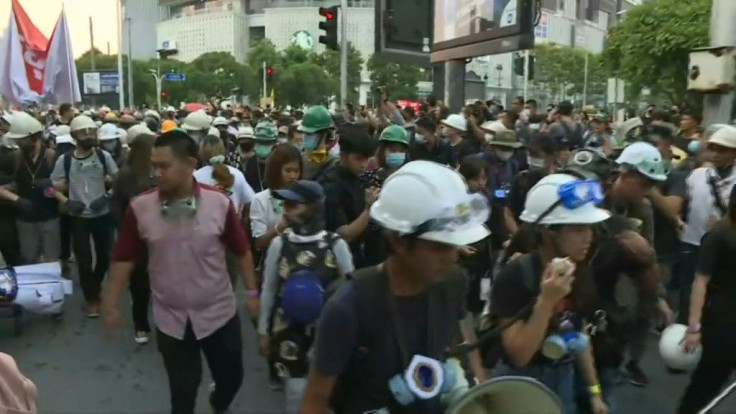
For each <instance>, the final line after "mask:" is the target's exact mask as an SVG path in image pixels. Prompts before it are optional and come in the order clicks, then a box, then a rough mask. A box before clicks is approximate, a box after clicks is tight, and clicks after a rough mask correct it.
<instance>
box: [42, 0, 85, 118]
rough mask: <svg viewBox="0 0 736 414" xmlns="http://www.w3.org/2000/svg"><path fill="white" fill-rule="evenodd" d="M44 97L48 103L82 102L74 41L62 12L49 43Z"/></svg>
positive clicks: (64, 13) (64, 14)
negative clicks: (73, 50)
mask: <svg viewBox="0 0 736 414" xmlns="http://www.w3.org/2000/svg"><path fill="white" fill-rule="evenodd" d="M43 91H44V93H43V95H44V101H45V102H46V103H52V104H58V103H63V102H70V103H75V102H80V101H81V100H82V96H81V95H80V93H79V80H78V79H77V66H76V64H75V63H74V53H73V52H72V41H71V36H70V35H69V24H68V23H67V21H66V12H65V11H64V9H62V10H61V15H60V16H59V20H58V21H57V22H56V27H55V28H54V33H53V34H52V35H51V41H50V42H49V48H48V55H47V59H46V72H45V74H44V79H43Z"/></svg>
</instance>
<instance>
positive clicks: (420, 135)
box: [414, 134, 427, 144]
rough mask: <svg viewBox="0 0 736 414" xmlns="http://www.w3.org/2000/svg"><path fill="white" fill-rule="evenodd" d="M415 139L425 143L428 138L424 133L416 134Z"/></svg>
mask: <svg viewBox="0 0 736 414" xmlns="http://www.w3.org/2000/svg"><path fill="white" fill-rule="evenodd" d="M414 141H416V142H417V143H419V144H424V143H425V142H427V139H426V138H424V135H422V134H414Z"/></svg>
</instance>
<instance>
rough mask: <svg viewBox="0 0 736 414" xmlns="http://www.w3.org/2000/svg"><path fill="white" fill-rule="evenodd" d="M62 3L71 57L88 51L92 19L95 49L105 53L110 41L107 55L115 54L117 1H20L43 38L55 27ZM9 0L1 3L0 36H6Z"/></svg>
mask: <svg viewBox="0 0 736 414" xmlns="http://www.w3.org/2000/svg"><path fill="white" fill-rule="evenodd" d="M62 3H63V4H64V8H65V10H66V18H67V21H68V22H69V28H70V30H71V37H72V49H73V50H74V55H75V56H79V55H81V54H83V53H84V52H86V51H87V50H89V48H90V39H89V18H90V16H92V25H93V29H94V39H95V47H96V48H97V49H99V50H100V51H102V53H107V42H110V53H113V54H114V53H117V50H118V41H117V37H118V36H117V23H116V21H115V19H116V3H117V0H20V4H21V6H23V8H24V9H25V11H26V13H27V14H28V17H30V18H31V21H33V23H34V24H35V25H36V27H37V28H38V30H40V31H41V33H43V34H44V35H46V37H47V38H48V37H51V32H53V31H54V25H55V24H56V20H57V19H58V18H59V13H61V5H62ZM11 6H12V2H11V0H0V36H3V37H4V36H5V33H6V31H7V27H8V21H9V20H10V9H11Z"/></svg>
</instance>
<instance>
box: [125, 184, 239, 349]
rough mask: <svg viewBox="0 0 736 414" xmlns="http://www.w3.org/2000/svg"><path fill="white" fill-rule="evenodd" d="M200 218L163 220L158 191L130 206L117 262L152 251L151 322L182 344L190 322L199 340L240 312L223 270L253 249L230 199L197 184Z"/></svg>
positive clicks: (149, 264)
mask: <svg viewBox="0 0 736 414" xmlns="http://www.w3.org/2000/svg"><path fill="white" fill-rule="evenodd" d="M194 195H195V197H196V198H197V214H196V215H195V216H194V217H193V218H192V219H191V221H183V222H181V223H180V222H172V221H167V220H165V219H164V218H163V217H162V216H161V204H160V201H159V193H158V190H157V189H155V188H154V189H151V190H149V191H147V192H145V193H143V194H141V195H139V196H138V197H136V198H134V199H133V201H131V203H130V207H129V208H128V210H127V211H126V213H125V218H124V221H123V226H122V231H121V233H120V237H119V239H118V242H117V245H116V246H115V249H114V250H113V260H114V261H117V262H134V261H136V260H137V259H138V258H139V257H140V256H141V254H142V253H144V252H145V251H148V273H149V275H150V279H151V292H152V296H153V319H154V321H155V322H156V326H157V327H158V328H159V329H160V330H161V331H162V332H163V333H165V334H166V335H169V336H171V337H174V338H177V339H183V338H184V332H185V330H186V326H187V320H189V321H191V324H192V329H193V331H194V335H195V336H196V337H197V339H201V338H206V337H207V336H209V335H211V334H212V333H214V332H215V331H216V330H217V329H219V328H220V327H222V326H223V325H224V324H225V323H226V322H227V321H229V320H230V319H231V318H232V317H233V316H234V315H235V312H236V301H235V295H234V294H233V289H232V285H231V283H230V278H229V277H228V273H227V267H226V265H225V254H226V249H227V248H229V249H230V250H231V251H232V252H233V254H235V255H236V256H243V255H244V254H246V252H247V251H248V249H249V248H250V246H249V242H248V239H247V238H246V236H245V232H244V231H243V228H242V226H241V225H240V221H239V219H238V215H237V213H236V211H235V208H234V207H233V204H232V202H231V201H230V199H229V198H228V197H227V195H225V194H224V193H222V192H221V191H220V190H218V189H216V188H214V187H210V186H207V185H204V184H200V183H197V184H196V186H195V190H194Z"/></svg>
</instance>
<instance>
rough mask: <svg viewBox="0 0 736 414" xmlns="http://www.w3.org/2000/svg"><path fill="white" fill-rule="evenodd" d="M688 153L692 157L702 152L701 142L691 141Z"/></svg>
mask: <svg viewBox="0 0 736 414" xmlns="http://www.w3.org/2000/svg"><path fill="white" fill-rule="evenodd" d="M687 152H688V153H690V154H691V155H697V154H698V153H699V152H700V141H698V140H692V141H690V143H688V144H687Z"/></svg>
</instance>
